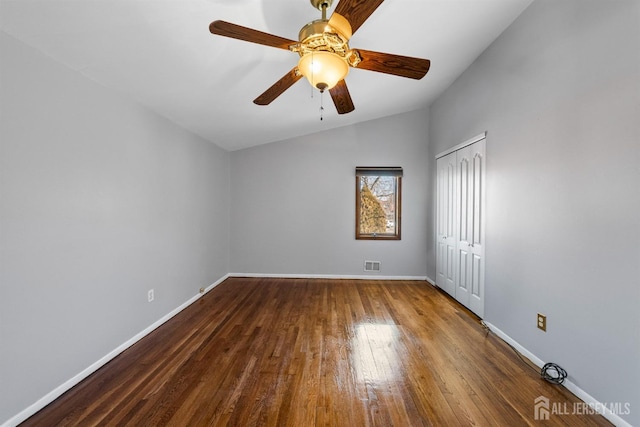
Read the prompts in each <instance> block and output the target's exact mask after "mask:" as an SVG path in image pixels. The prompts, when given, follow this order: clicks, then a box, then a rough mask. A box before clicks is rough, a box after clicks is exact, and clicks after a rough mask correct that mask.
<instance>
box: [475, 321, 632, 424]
mask: <svg viewBox="0 0 640 427" xmlns="http://www.w3.org/2000/svg"><path fill="white" fill-rule="evenodd" d="M484 323H485V324H486V325H487V326H488V327H489V329H491V332H493V333H494V334H496V335H497V336H498V337H499V338H500V339H502V340H503V341H504V342H506V343H507V344H509V345H511V346H512V347H513V348H515V349H516V350H517V351H518V352H519V353H520V354H522V355H523V356H524V357H526V358H527V359H529V360H531V361H532V362H533V363H534V364H535V365H536V366H537V367H538V368H542V367H543V366H544V362H543V361H542V360H541V359H540V358H539V357H537V356H536V355H535V354H533V353H531V352H530V351H529V350H527V349H526V348H524V347H523V346H522V345H520V343H518V342H517V341H516V340H514V339H513V338H511V337H510V336H509V335H507V334H505V333H504V332H502V331H501V330H500V329H499V328H497V327H496V326H495V325H492V324H491V323H489V322H487V321H485V322H484ZM562 385H563V386H564V387H565V388H566V389H567V390H569V391H570V392H571V393H573V394H575V395H576V397H578V398H579V399H580V400H582V401H583V402H585V403H586V404H587V405H589V406H590V407H592V408H593V409H594V410H595V411H596V412H598V413H599V414H600V415H602V416H603V417H605V418H606V419H607V420H609V421H611V422H612V423H613V424H614V425H616V426H619V427H632V426H631V424H629V423H628V422H626V421H625V420H623V419H622V418H621V417H620V415H618V414H615V413H613V412H611V410H610V409H609V408H608V407H607V406H606V405H604V404H603V403H602V402H599V401H598V400H596V399H595V398H594V397H593V396H591V395H590V394H589V393H587V392H586V391H584V390H583V389H581V388H580V387H578V386H577V385H576V384H574V383H573V382H571V381H569V380H568V379H566V380H565V381H564V383H562ZM531 404H532V407H533V402H531Z"/></svg>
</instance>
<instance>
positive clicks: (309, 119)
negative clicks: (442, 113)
mask: <svg viewBox="0 0 640 427" xmlns="http://www.w3.org/2000/svg"><path fill="white" fill-rule="evenodd" d="M531 1H532V0H386V1H385V2H384V3H382V5H381V6H380V7H379V8H378V9H377V10H376V11H375V12H374V13H373V14H372V15H371V16H370V18H369V19H368V20H367V21H366V22H365V23H364V25H363V26H362V27H361V28H360V29H359V30H358V32H357V33H356V34H355V35H354V36H353V38H352V39H351V41H350V45H351V47H356V48H362V49H368V50H374V51H379V52H387V53H394V54H400V55H405V56H415V57H422V58H428V59H430V60H431V69H430V71H429V73H428V74H427V75H426V76H425V77H424V78H423V79H422V80H418V81H416V80H412V79H406V78H401V77H396V76H391V75H386V74H381V73H376V72H371V71H366V70H359V69H352V70H351V72H350V73H349V75H348V76H347V78H346V82H347V84H348V87H349V91H350V93H351V97H352V99H353V102H354V105H355V111H354V112H352V113H349V114H345V115H338V114H337V113H336V110H335V108H334V106H333V103H332V101H331V97H330V96H328V94H326V93H325V94H324V95H320V94H319V93H318V92H317V91H316V92H314V91H312V89H311V86H310V85H309V84H308V83H307V81H306V80H304V79H303V80H300V81H299V82H298V83H296V84H295V85H294V86H293V87H291V88H290V89H289V90H287V91H286V92H285V93H284V94H283V95H281V96H280V97H279V98H277V99H276V100H275V101H273V102H272V103H271V104H270V105H269V106H257V105H255V104H253V102H252V101H253V99H255V98H256V97H257V96H258V95H260V94H261V93H262V92H264V91H265V90H266V89H267V88H268V87H270V86H271V85H272V84H273V83H275V82H276V81H277V80H278V79H280V78H281V77H282V76H283V75H284V74H285V73H286V72H288V71H289V70H291V69H292V68H293V67H294V66H295V65H296V63H297V60H298V56H297V55H296V54H294V53H292V52H288V51H286V50H282V49H275V48H270V47H266V46H261V45H256V44H251V43H247V42H243V41H239V40H234V39H229V38H224V37H220V36H214V35H212V34H211V33H210V32H209V24H210V23H211V21H214V20H217V19H221V20H226V21H230V22H233V23H236V24H239V25H242V26H245V27H250V28H254V29H257V30H260V31H263V32H268V33H271V34H275V35H279V36H282V37H285V38H289V39H293V40H297V39H298V32H299V30H300V28H301V27H302V26H303V25H304V24H306V23H307V22H309V21H312V20H314V19H318V18H320V12H319V11H318V10H316V9H314V8H313V7H312V6H311V4H310V2H309V0H0V25H1V28H2V30H3V31H4V32H6V33H8V34H9V35H10V36H13V37H15V38H17V39H19V40H21V41H22V42H24V43H26V44H27V45H30V46H32V47H34V48H36V49H38V50H40V51H41V52H43V53H44V54H45V55H47V56H49V57H51V58H53V59H54V60H56V61H59V62H61V63H63V64H65V65H66V66H68V67H70V68H71V69H73V70H76V71H77V72H79V73H82V74H83V75H85V76H86V77H88V78H89V79H91V80H94V81H96V82H98V83H99V84H101V85H103V86H105V87H108V88H111V89H113V90H115V91H117V92H119V93H121V94H122V95H123V96H125V97H128V98H131V99H133V100H134V101H136V102H138V103H140V104H142V105H144V106H146V107H148V108H149V109H151V110H153V111H155V112H157V113H158V114H160V115H162V116H164V117H166V118H168V119H169V120H171V121H173V122H175V123H177V124H179V125H180V126H182V127H184V128H186V129H188V130H190V131H192V132H194V133H196V134H198V135H200V136H202V137H203V138H205V139H207V140H210V141H212V142H214V143H216V144H217V145H219V146H221V147H223V148H225V149H227V150H238V149H242V148H245V147H250V146H254V145H259V144H264V143H268V142H273V141H277V140H283V139H287V138H291V137H295V136H299V135H304V134H309V133H314V132H319V131H322V130H326V129H331V128H335V127H339V126H345V125H348V124H353V123H357V122H363V121H367V120H372V119H376V118H379V117H383V116H388V115H393V114H398V113H402V112H405V111H411V110H416V109H419V108H423V107H426V106H428V105H430V103H431V102H433V101H434V100H435V99H436V98H437V97H438V95H439V94H440V93H442V91H443V90H444V89H446V88H447V87H448V86H449V85H450V84H451V83H452V82H453V81H454V80H455V79H456V78H457V77H458V76H459V75H460V74H461V73H462V72H463V71H464V70H465V69H466V68H467V67H468V66H469V65H470V64H471V63H472V62H473V61H474V59H475V58H477V56H478V55H479V54H480V53H482V51H483V50H484V49H486V48H487V46H489V45H490V44H491V42H493V41H494V40H495V38H496V37H497V36H498V35H499V34H500V33H502V31H504V30H505V29H506V28H507V27H508V26H509V24H511V22H513V20H514V19H515V18H516V17H517V16H518V15H519V14H520V13H521V12H522V11H523V10H524V9H525V8H526V7H527V6H528V5H529V4H530V3H531ZM337 3H338V0H335V3H334V5H333V6H332V8H331V9H330V10H329V14H331V11H332V10H333V9H334V8H335V6H336V4H337ZM321 104H322V105H324V114H323V115H324V120H322V121H321V120H320V106H321Z"/></svg>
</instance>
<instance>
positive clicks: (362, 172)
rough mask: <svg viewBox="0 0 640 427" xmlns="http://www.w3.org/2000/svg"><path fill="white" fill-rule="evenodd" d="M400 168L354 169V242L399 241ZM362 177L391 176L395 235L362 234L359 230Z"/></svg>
mask: <svg viewBox="0 0 640 427" xmlns="http://www.w3.org/2000/svg"><path fill="white" fill-rule="evenodd" d="M402 175H403V172H402V168H400V167H386V166H382V167H356V240H401V236H402V234H401V225H402ZM363 176H393V177H394V178H395V179H396V181H395V184H396V185H395V220H394V223H395V233H362V232H361V229H360V216H361V214H360V212H361V195H360V178H361V177H363Z"/></svg>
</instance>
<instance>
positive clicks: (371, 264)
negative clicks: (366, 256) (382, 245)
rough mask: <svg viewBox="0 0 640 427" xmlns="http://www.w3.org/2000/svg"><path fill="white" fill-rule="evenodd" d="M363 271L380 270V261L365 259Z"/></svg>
mask: <svg viewBox="0 0 640 427" xmlns="http://www.w3.org/2000/svg"><path fill="white" fill-rule="evenodd" d="M364 271H373V272H376V273H379V272H380V261H365V262H364Z"/></svg>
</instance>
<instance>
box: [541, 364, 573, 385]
mask: <svg viewBox="0 0 640 427" xmlns="http://www.w3.org/2000/svg"><path fill="white" fill-rule="evenodd" d="M540 376H541V377H542V378H544V379H545V380H547V381H549V382H550V383H552V384H562V383H563V382H564V379H565V378H567V371H565V370H564V369H562V368H561V367H560V365H557V364H555V363H545V365H544V366H543V367H542V369H541V370H540Z"/></svg>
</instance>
